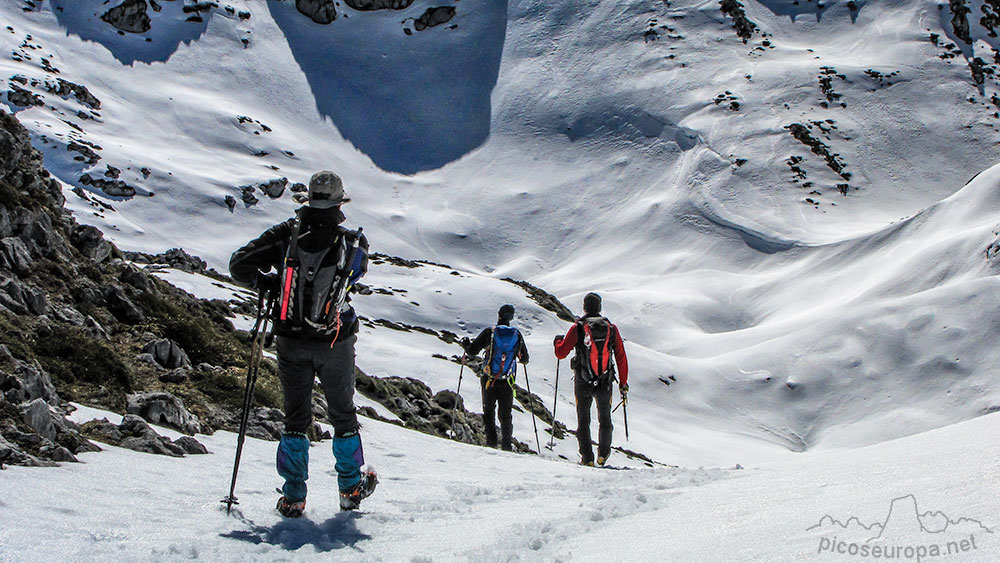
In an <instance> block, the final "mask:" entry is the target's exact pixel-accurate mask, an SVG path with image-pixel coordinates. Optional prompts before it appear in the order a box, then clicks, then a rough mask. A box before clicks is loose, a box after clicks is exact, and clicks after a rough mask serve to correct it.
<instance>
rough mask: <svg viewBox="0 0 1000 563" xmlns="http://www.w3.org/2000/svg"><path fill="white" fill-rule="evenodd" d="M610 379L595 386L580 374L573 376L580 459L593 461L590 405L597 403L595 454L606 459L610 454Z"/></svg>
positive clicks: (586, 461) (611, 427)
mask: <svg viewBox="0 0 1000 563" xmlns="http://www.w3.org/2000/svg"><path fill="white" fill-rule="evenodd" d="M611 388H612V385H611V380H609V381H608V382H607V383H606V384H605V385H602V386H600V387H597V388H595V387H594V386H593V385H590V384H589V383H585V382H584V381H583V379H582V378H581V377H580V376H577V377H575V378H574V384H573V390H574V391H575V393H576V421H577V427H576V439H577V441H578V442H579V443H580V461H582V462H583V463H590V462H592V461H594V447H593V446H592V445H591V438H590V406H591V404H592V403H594V402H596V403H597V422H598V426H599V430H598V439H597V456H598V457H603V458H604V459H607V458H608V456H609V455H611V436H612V434H613V433H614V429H615V427H614V425H612V424H611Z"/></svg>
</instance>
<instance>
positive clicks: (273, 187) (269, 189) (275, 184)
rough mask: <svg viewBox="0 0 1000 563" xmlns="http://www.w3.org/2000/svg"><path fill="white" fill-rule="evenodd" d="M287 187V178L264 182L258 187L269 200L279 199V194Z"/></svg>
mask: <svg viewBox="0 0 1000 563" xmlns="http://www.w3.org/2000/svg"><path fill="white" fill-rule="evenodd" d="M287 186H288V178H278V179H276V180H271V181H270V182H264V183H263V184H261V185H260V186H258V187H259V188H260V191H262V192H264V193H265V194H267V197H269V198H271V199H277V198H279V197H281V194H283V193H285V188H286V187H287Z"/></svg>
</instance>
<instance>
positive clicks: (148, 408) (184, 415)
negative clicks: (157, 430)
mask: <svg viewBox="0 0 1000 563" xmlns="http://www.w3.org/2000/svg"><path fill="white" fill-rule="evenodd" d="M125 402H126V407H125V410H126V411H127V412H128V413H129V414H136V415H139V416H141V417H142V418H144V419H146V420H148V421H150V422H152V423H153V424H162V425H163V426H167V427H169V428H173V429H175V430H179V431H181V432H183V433H185V434H188V435H193V434H195V433H197V432H198V431H199V429H200V428H201V425H200V423H199V421H198V417H196V416H194V415H193V414H191V413H190V412H188V410H187V409H186V408H184V401H182V400H180V399H179V398H177V397H175V396H173V395H171V394H170V393H165V392H152V393H136V394H133V395H128V396H126V397H125Z"/></svg>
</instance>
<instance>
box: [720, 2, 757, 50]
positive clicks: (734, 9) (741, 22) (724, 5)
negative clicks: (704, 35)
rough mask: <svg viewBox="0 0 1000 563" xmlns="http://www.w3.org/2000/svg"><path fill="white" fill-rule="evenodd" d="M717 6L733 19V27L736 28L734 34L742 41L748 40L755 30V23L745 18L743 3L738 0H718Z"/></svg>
mask: <svg viewBox="0 0 1000 563" xmlns="http://www.w3.org/2000/svg"><path fill="white" fill-rule="evenodd" d="M719 8H720V9H721V10H722V13H723V14H726V15H727V16H729V17H730V18H731V19H732V20H733V29H735V30H736V35H738V36H739V38H740V39H742V40H743V42H744V43H746V42H747V41H750V38H752V37H753V34H754V33H756V31H757V29H758V28H757V24H755V23H753V22H752V21H750V19H749V18H747V14H746V11H745V10H744V9H743V4H741V3H740V2H739V0H719Z"/></svg>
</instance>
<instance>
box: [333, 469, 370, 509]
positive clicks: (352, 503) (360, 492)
mask: <svg viewBox="0 0 1000 563" xmlns="http://www.w3.org/2000/svg"><path fill="white" fill-rule="evenodd" d="M376 485H378V476H377V475H375V472H374V471H363V472H362V473H361V480H360V481H358V483H357V484H356V485H354V486H353V487H351V488H350V489H348V490H346V491H340V509H341V510H357V509H358V507H359V506H361V500H362V499H365V498H368V496H369V495H371V494H372V492H374V491H375V486H376Z"/></svg>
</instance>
